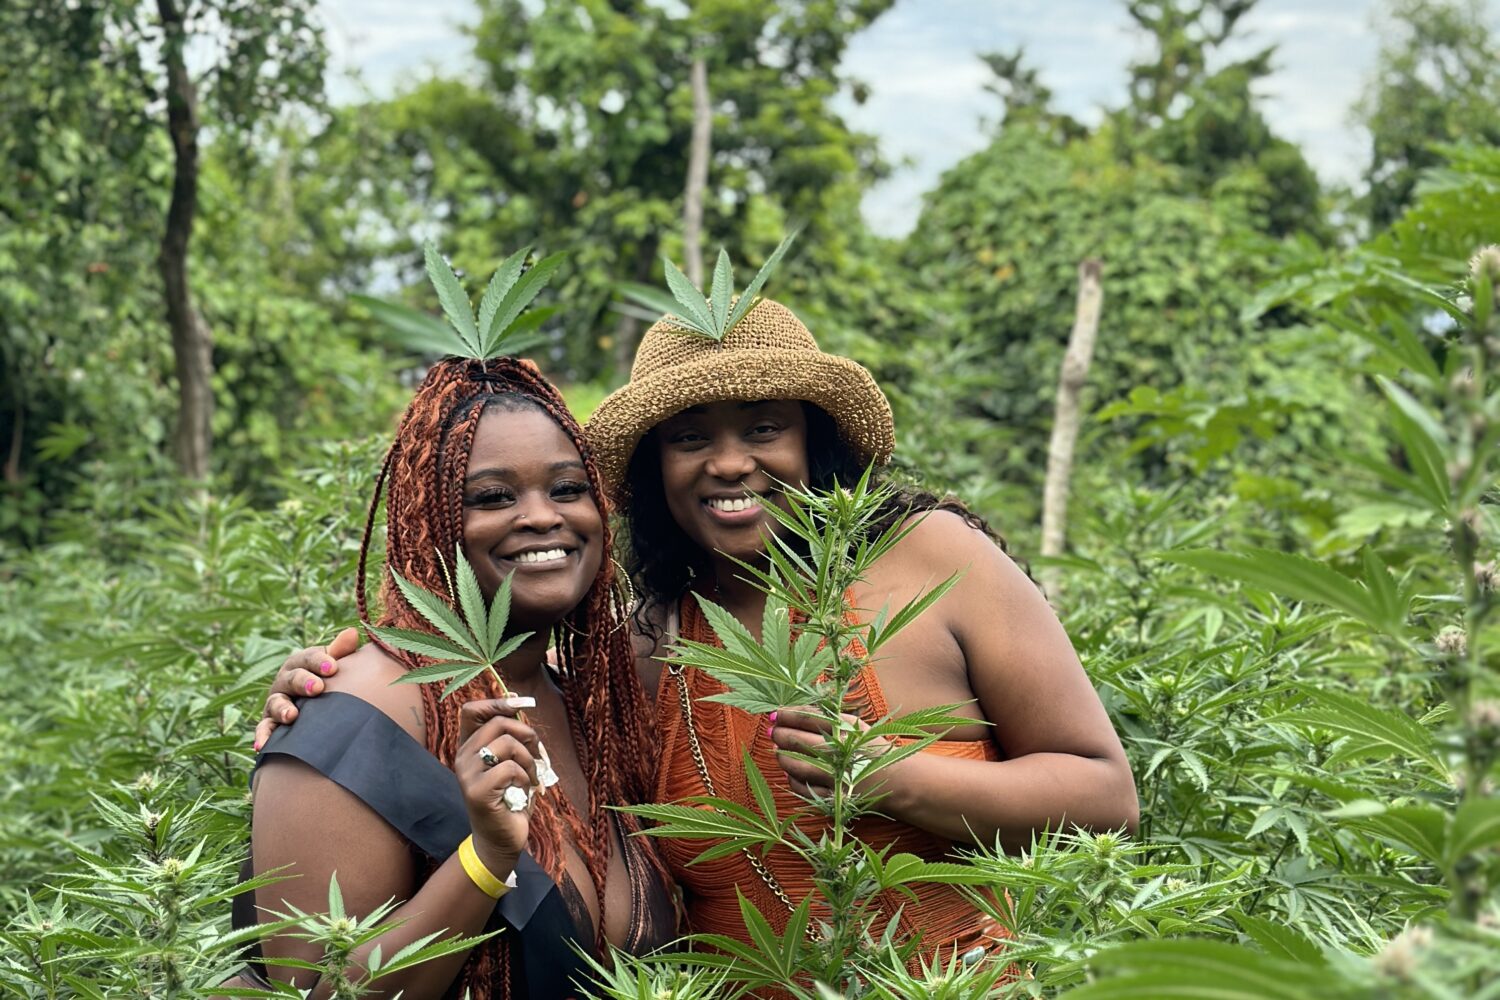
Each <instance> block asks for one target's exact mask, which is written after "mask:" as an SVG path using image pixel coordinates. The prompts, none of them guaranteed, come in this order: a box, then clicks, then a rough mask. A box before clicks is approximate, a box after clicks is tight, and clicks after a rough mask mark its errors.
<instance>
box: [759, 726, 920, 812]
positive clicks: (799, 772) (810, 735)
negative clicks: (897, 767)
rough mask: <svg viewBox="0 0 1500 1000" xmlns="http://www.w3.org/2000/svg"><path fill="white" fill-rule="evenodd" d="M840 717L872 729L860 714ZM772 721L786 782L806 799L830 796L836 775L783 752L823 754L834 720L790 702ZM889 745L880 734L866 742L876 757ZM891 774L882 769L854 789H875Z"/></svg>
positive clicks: (860, 790)
mask: <svg viewBox="0 0 1500 1000" xmlns="http://www.w3.org/2000/svg"><path fill="white" fill-rule="evenodd" d="M841 718H842V719H843V720H844V722H845V723H846V724H847V725H849V726H850V727H851V728H857V729H859V730H861V731H863V730H867V729H869V728H870V725H869V723H867V722H865V721H864V720H863V719H861V718H860V717H859V716H857V715H850V714H849V713H847V712H845V713H844V714H843V715H842V716H841ZM770 722H771V742H772V743H774V744H775V745H776V749H777V754H776V762H777V763H778V764H780V765H781V769H782V770H783V771H785V772H786V777H787V784H788V785H790V786H791V789H792V791H794V792H796V793H797V794H798V795H800V796H802V797H803V798H809V799H812V798H825V797H827V796H828V795H829V794H830V793H831V792H832V790H833V778H832V776H831V775H830V774H829V772H828V771H827V770H825V769H824V768H821V767H819V766H818V765H817V764H814V763H812V762H811V761H807V760H802V759H800V758H798V757H796V756H793V754H791V753H785V752H784V751H788V750H790V751H793V753H799V754H804V755H806V756H808V757H817V756H819V755H821V754H822V753H824V752H825V748H826V747H827V746H828V734H829V733H830V732H831V731H832V729H833V725H832V723H830V722H829V720H828V719H827V718H826V717H824V716H823V715H822V714H821V713H819V712H818V710H817V709H816V708H813V707H811V706H809V705H789V706H788V707H786V708H782V709H778V710H776V711H775V712H772V713H771V715H770ZM890 747H891V743H890V741H889V740H887V739H886V738H885V737H883V736H880V737H876V738H875V739H873V740H871V741H870V742H869V743H868V744H866V747H865V752H866V753H867V754H868V755H870V756H872V757H876V756H879V755H881V754H883V753H885V752H886V751H887V750H889V749H890ZM903 763H904V762H903ZM888 777H889V775H888V773H887V772H886V771H884V770H882V771H881V772H880V773H878V774H875V775H872V776H871V777H870V778H868V779H866V780H865V781H862V782H860V783H859V784H858V785H856V786H855V788H856V790H857V791H859V792H861V793H868V792H876V791H879V789H880V786H881V785H882V784H884V783H885V780H886V778H888Z"/></svg>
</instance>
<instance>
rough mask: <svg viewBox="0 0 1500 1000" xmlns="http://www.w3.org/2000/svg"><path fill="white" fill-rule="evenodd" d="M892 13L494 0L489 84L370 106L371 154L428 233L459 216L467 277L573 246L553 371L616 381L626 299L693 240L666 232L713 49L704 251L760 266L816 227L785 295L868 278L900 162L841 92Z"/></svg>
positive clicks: (780, 1) (870, 4)
mask: <svg viewBox="0 0 1500 1000" xmlns="http://www.w3.org/2000/svg"><path fill="white" fill-rule="evenodd" d="M889 6H890V0H831V2H826V3H824V2H820V3H815V4H807V3H803V2H800V0H798V2H792V0H777V2H774V3H766V2H761V0H754V2H752V0H724V2H717V3H714V4H711V5H699V6H695V7H693V8H691V9H690V10H684V9H683V8H674V7H671V6H664V5H662V4H658V3H654V2H649V0H628V2H623V3H605V2H602V0H590V2H587V3H575V2H554V0H548V2H545V3H540V4H530V3H523V2H521V0H484V2H482V3H481V4H479V8H480V18H479V23H478V24H477V26H476V27H475V29H474V32H473V38H474V56H475V59H476V61H477V63H478V64H479V67H480V70H481V72H480V74H479V78H478V79H477V80H475V81H472V82H471V81H469V80H459V79H448V78H434V79H430V80H427V81H425V82H423V83H420V84H418V85H415V86H413V87H411V88H409V89H407V90H405V91H404V92H402V93H399V94H398V95H397V96H396V97H395V98H393V99H392V100H390V101H388V102H381V103H378V104H374V105H372V106H370V107H369V109H368V110H369V111H370V112H371V113H372V114H373V115H375V116H376V117H377V118H378V119H379V120H381V121H382V122H383V123H384V125H385V131H384V134H383V137H382V139H381V141H380V142H379V143H378V145H377V146H376V148H375V149H374V150H373V151H372V155H373V156H375V157H376V158H378V159H380V160H381V161H383V162H386V163H389V164H390V167H391V169H390V170H389V172H388V173H387V174H386V176H385V177H384V178H383V184H384V185H385V189H386V191H387V196H389V192H392V191H394V192H399V193H400V194H399V195H398V196H397V197H399V198H400V199H401V200H402V201H403V202H406V203H410V204H415V205H420V206H421V209H422V211H423V217H424V222H423V224H424V225H427V226H431V225H432V224H433V222H432V220H442V225H443V230H444V231H443V232H442V234H441V235H440V237H439V238H440V241H441V242H442V243H443V245H444V246H448V247H451V248H452V252H453V260H454V262H455V263H456V264H457V265H459V267H460V268H461V269H462V268H465V267H474V266H476V265H477V263H478V262H481V261H486V262H487V261H490V260H493V259H494V257H495V256H496V248H497V247H502V246H510V245H513V244H514V243H515V235H514V234H516V233H524V234H530V236H529V238H531V239H535V240H537V241H539V242H545V244H546V245H547V246H548V247H565V248H567V249H569V250H570V252H571V256H570V257H569V260H568V263H567V264H566V265H565V266H564V267H563V268H561V269H560V270H559V272H558V276H557V293H558V296H559V298H560V299H561V300H562V301H565V302H567V303H568V309H567V310H566V312H565V313H562V314H559V315H558V316H557V318H556V320H555V321H554V322H551V323H549V324H548V325H547V326H546V328H545V330H544V332H545V333H546V335H547V337H548V344H549V353H550V355H551V357H552V359H553V363H554V367H553V368H552V369H551V370H552V371H554V372H555V373H556V374H558V375H561V376H565V377H567V378H570V379H583V380H595V379H601V378H603V379H614V380H615V381H618V380H620V379H621V378H623V376H624V374H625V371H626V370H627V368H628V366H629V362H630V357H631V352H632V351H633V350H634V347H635V342H636V337H637V334H638V332H639V329H640V318H639V317H638V316H637V315H635V314H634V313H633V312H631V313H624V312H617V311H616V305H615V299H616V295H617V290H618V288H619V287H620V286H621V285H622V284H625V283H633V284H637V285H639V284H652V285H654V284H656V282H655V281H654V280H653V279H654V275H655V274H656V273H658V272H657V271H656V268H657V267H658V262H659V259H660V258H661V257H662V256H663V254H664V253H665V255H666V256H668V257H672V256H674V255H675V254H676V253H677V252H678V248H679V244H677V243H676V241H675V240H674V239H673V238H671V237H670V236H665V235H664V234H665V233H669V232H671V231H672V230H673V229H675V227H676V226H677V225H678V224H679V221H680V219H681V216H682V209H681V204H682V202H681V200H682V196H683V188H684V185H685V180H686V163H687V158H688V157H687V150H688V145H689V141H690V137H691V131H692V107H691V98H690V93H689V87H688V83H687V81H688V73H689V67H690V66H691V64H692V60H693V57H694V56H695V55H696V54H700V53H701V54H702V55H703V57H704V59H705V61H706V64H707V68H708V78H709V88H710V93H711V95H712V99H713V107H714V123H713V160H712V164H711V170H712V173H713V177H714V183H713V191H714V196H713V197H711V198H709V199H708V201H707V203H706V204H705V206H704V214H705V219H704V226H705V230H704V242H705V243H706V244H707V245H714V244H715V243H717V244H719V245H721V246H723V247H724V248H725V249H726V250H727V251H728V253H729V254H730V255H731V256H732V257H733V259H734V260H736V261H742V262H744V261H748V262H750V263H752V265H754V266H757V267H758V266H759V265H760V264H762V263H763V262H765V260H766V259H767V258H768V257H769V255H770V254H771V253H772V252H773V250H774V248H775V247H776V245H777V243H778V241H779V240H780V238H781V236H782V234H783V233H784V232H785V231H786V230H787V229H789V228H790V226H789V224H788V220H791V219H796V220H801V221H803V222H805V225H806V229H805V232H806V236H805V237H804V247H803V252H802V253H801V254H799V257H798V259H797V261H795V262H794V264H795V266H793V267H791V268H789V269H788V270H789V272H790V273H788V274H787V276H786V277H787V281H786V282H785V283H784V285H783V287H784V289H785V291H786V293H788V294H790V293H792V292H793V291H800V290H802V289H810V290H816V292H817V294H818V296H819V297H820V298H821V297H824V296H829V297H831V295H832V293H831V292H830V291H829V290H830V289H834V288H837V287H838V286H839V285H841V284H844V283H846V282H848V281H858V280H860V279H861V278H862V277H863V274H862V273H861V272H863V271H865V270H866V269H867V268H866V261H865V259H864V256H863V254H864V251H865V249H866V247H865V246H863V243H864V242H866V241H867V240H868V237H867V236H866V235H865V233H864V231H863V226H862V224H861V222H860V220H859V200H860V197H861V196H862V194H863V192H864V189H865V187H866V185H867V184H868V183H869V182H870V181H872V180H875V179H878V178H879V177H880V176H881V175H882V174H883V173H884V165H883V164H882V162H881V161H880V159H879V157H878V156H877V154H876V151H875V147H874V141H873V139H872V138H871V137H869V136H866V135H862V134H859V133H856V132H854V131H853V130H851V129H850V128H849V127H848V125H847V124H846V123H845V122H844V120H843V118H842V117H841V115H840V114H839V113H838V112H837V110H836V109H835V106H834V104H833V98H834V97H835V95H836V94H838V93H839V91H840V89H841V87H842V85H843V84H844V82H845V81H844V78H843V75H842V73H841V71H840V68H839V59H840V57H841V55H842V53H843V50H844V47H845V46H846V44H847V43H848V40H849V38H850V37H851V36H852V35H853V34H854V33H855V32H856V31H858V30H859V29H861V28H862V27H864V26H865V25H867V24H869V23H870V22H871V21H872V20H874V19H875V18H876V17H877V16H878V15H879V14H880V13H881V12H883V11H884V10H885V9H886V8H887V7H889ZM772 37H774V38H775V39H776V41H775V43H774V46H773V47H774V48H775V49H776V51H777V56H776V57H775V58H768V56H767V51H766V45H767V39H768V38H772ZM403 263H404V262H403ZM414 271H415V269H412V270H410V271H408V270H404V269H403V273H402V277H403V279H411V278H414V277H415V274H414V273H413V272H414ZM662 283H663V284H664V283H665V280H664V275H663V280H662ZM653 308H655V306H653Z"/></svg>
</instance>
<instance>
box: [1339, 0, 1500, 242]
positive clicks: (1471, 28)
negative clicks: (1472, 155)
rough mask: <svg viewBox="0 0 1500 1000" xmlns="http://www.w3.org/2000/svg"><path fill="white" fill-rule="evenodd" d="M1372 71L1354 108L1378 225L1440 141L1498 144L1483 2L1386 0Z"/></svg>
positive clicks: (1369, 205) (1497, 57) (1496, 77)
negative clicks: (1364, 132) (1366, 138)
mask: <svg viewBox="0 0 1500 1000" xmlns="http://www.w3.org/2000/svg"><path fill="white" fill-rule="evenodd" d="M1382 13H1383V14H1384V17H1383V19H1382V20H1383V21H1384V23H1383V24H1381V28H1382V31H1381V34H1380V37H1381V39H1382V40H1383V44H1382V45H1381V49H1380V54H1379V55H1378V56H1377V58H1376V69H1375V73H1374V75H1373V77H1372V79H1371V81H1370V83H1369V84H1368V86H1367V88H1366V91H1365V94H1364V96H1363V98H1362V99H1361V101H1360V104H1359V106H1358V108H1357V115H1358V118H1359V121H1360V124H1362V125H1364V127H1365V128H1367V129H1368V130H1369V132H1370V162H1369V164H1368V166H1367V167H1366V168H1365V181H1366V183H1367V184H1368V185H1369V190H1368V192H1367V193H1366V194H1365V196H1364V201H1365V205H1366V211H1367V213H1368V216H1369V220H1370V223H1371V224H1372V225H1373V226H1374V227H1376V228H1377V229H1383V228H1385V227H1386V226H1389V225H1390V224H1391V223H1393V222H1395V221H1396V220H1397V219H1398V218H1399V217H1400V216H1401V214H1402V212H1404V211H1405V210H1406V208H1407V207H1409V206H1410V205H1411V204H1412V202H1413V201H1414V199H1415V194H1416V188H1417V184H1418V181H1419V180H1420V178H1421V176H1422V174H1423V173H1424V172H1425V171H1427V170H1429V169H1431V168H1433V167H1436V166H1439V165H1441V164H1442V162H1443V159H1444V156H1443V154H1442V152H1441V149H1440V147H1441V146H1442V145H1443V144H1445V143H1453V142H1458V141H1461V140H1464V141H1471V142H1481V143H1486V144H1489V145H1495V144H1497V143H1500V111H1497V109H1496V107H1495V101H1494V94H1495V89H1496V87H1497V86H1500V45H1497V38H1496V35H1495V29H1494V25H1493V20H1492V18H1491V16H1490V9H1489V5H1488V4H1487V3H1485V2H1484V0H1391V2H1389V3H1388V4H1386V5H1385V9H1384V10H1383V12H1382Z"/></svg>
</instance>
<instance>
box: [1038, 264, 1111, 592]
mask: <svg viewBox="0 0 1500 1000" xmlns="http://www.w3.org/2000/svg"><path fill="white" fill-rule="evenodd" d="M1102 271H1103V264H1102V263H1101V262H1100V261H1098V260H1096V259H1093V258H1090V259H1087V260H1084V261H1083V262H1082V263H1080V264H1079V265H1078V305H1077V307H1076V309H1075V311H1074V314H1073V332H1072V333H1070V334H1069V335H1068V349H1067V352H1066V353H1065V354H1064V355H1063V363H1062V374H1061V376H1060V377H1059V378H1058V381H1057V412H1056V416H1055V417H1054V418H1053V421H1052V441H1051V443H1050V444H1049V445H1048V446H1047V482H1046V486H1045V487H1043V489H1042V555H1043V556H1059V555H1062V551H1063V540H1064V538H1065V535H1066V527H1067V520H1068V479H1069V477H1070V476H1071V475H1072V473H1073V446H1074V445H1075V444H1076V443H1077V442H1078V424H1079V412H1078V403H1079V397H1080V396H1081V395H1082V393H1083V384H1084V380H1085V379H1086V378H1087V377H1088V373H1089V362H1090V361H1092V360H1093V357H1094V339H1095V337H1096V336H1097V335H1098V333H1099V309H1100V306H1101V305H1103V302H1104V286H1103V284H1102V283H1101V282H1100V275H1101V273H1102ZM1060 582H1061V578H1060V575H1059V573H1058V571H1057V567H1055V566H1045V567H1043V568H1042V589H1043V590H1045V591H1046V592H1047V594H1048V596H1049V597H1052V598H1054V599H1055V597H1056V595H1057V592H1058V585H1059V583H1060Z"/></svg>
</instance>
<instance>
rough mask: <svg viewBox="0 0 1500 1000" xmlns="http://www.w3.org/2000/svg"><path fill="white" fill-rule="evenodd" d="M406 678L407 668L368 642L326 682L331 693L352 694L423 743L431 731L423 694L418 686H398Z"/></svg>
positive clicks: (340, 664) (341, 661) (346, 660)
mask: <svg viewBox="0 0 1500 1000" xmlns="http://www.w3.org/2000/svg"><path fill="white" fill-rule="evenodd" d="M404 676H406V667H405V666H404V665H402V664H401V663H400V662H399V661H397V660H396V659H395V658H393V657H392V656H391V655H390V654H388V653H386V652H385V650H383V649H381V648H380V647H379V646H377V645H375V644H374V643H366V644H365V645H363V646H361V647H360V648H359V650H358V651H357V652H355V653H353V654H352V655H350V656H346V657H344V658H343V659H341V660H339V672H338V673H337V674H335V675H334V676H332V677H330V678H328V679H327V680H326V681H324V682H323V683H324V684H325V685H326V688H325V690H327V691H338V692H342V693H343V694H350V695H353V696H354V697H356V698H358V699H360V700H361V701H367V702H369V703H370V704H371V705H374V706H375V707H376V708H378V709H380V710H381V711H382V712H384V713H385V714H386V715H388V716H390V717H391V719H393V720H394V721H395V722H396V723H397V725H399V726H401V728H402V729H405V730H406V731H407V733H408V734H409V735H410V736H411V737H412V738H413V739H415V740H417V741H419V742H421V741H422V739H423V737H424V736H425V735H426V730H427V724H426V722H425V721H423V716H422V691H421V688H420V687H419V686H418V685H416V684H400V683H397V682H398V681H399V680H400V679H401V678H402V677H404Z"/></svg>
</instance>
